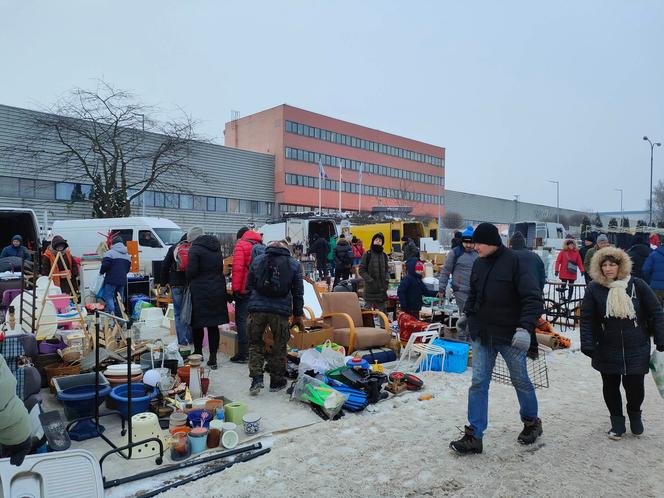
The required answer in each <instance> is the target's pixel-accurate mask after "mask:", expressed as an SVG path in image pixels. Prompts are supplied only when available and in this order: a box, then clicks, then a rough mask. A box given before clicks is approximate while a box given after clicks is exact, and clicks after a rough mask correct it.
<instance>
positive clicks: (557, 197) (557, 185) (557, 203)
mask: <svg viewBox="0 0 664 498" xmlns="http://www.w3.org/2000/svg"><path fill="white" fill-rule="evenodd" d="M549 183H555V184H556V210H557V213H556V223H560V182H559V181H556V180H549Z"/></svg>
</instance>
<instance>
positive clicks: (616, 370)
mask: <svg viewBox="0 0 664 498" xmlns="http://www.w3.org/2000/svg"><path fill="white" fill-rule="evenodd" d="M631 270H632V261H631V260H630V258H629V256H628V255H627V253H626V252H625V251H623V250H622V249H618V248H616V247H606V248H604V249H601V250H599V251H597V252H596V253H595V255H594V256H593V258H592V261H591V264H590V272H589V273H590V276H591V277H592V279H593V281H592V282H591V283H590V284H588V287H587V288H586V294H585V297H584V298H583V304H582V306H581V351H582V352H583V354H585V355H587V356H589V357H590V358H592V366H593V368H594V369H595V370H597V371H599V372H600V373H601V374H602V384H603V386H602V393H603V395H604V401H605V402H606V406H607V408H608V409H609V415H610V419H611V429H610V430H609V432H608V434H609V437H610V438H611V439H620V438H621V437H622V436H623V434H624V433H625V432H626V428H625V417H624V415H623V403H622V397H621V395H620V384H621V383H622V385H623V388H624V389H625V395H626V398H627V415H628V416H629V422H630V429H631V431H632V433H633V434H634V435H640V434H642V433H643V422H642V421H641V404H642V403H643V398H644V385H643V381H644V377H645V375H646V374H647V373H648V361H649V358H650V350H651V347H652V346H651V339H650V335H651V334H652V335H654V341H655V344H656V345H657V349H658V350H660V351H664V310H662V306H661V305H660V303H659V301H658V300H657V296H655V293H654V292H653V291H652V290H651V289H650V287H648V284H646V283H645V282H644V281H643V280H641V279H640V278H634V277H631V276H630V273H631Z"/></svg>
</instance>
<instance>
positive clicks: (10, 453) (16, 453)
mask: <svg viewBox="0 0 664 498" xmlns="http://www.w3.org/2000/svg"><path fill="white" fill-rule="evenodd" d="M30 451H32V436H30V437H28V439H26V440H25V441H23V442H22V443H20V444H15V445H14V446H5V449H4V453H5V456H6V457H9V463H11V464H12V465H16V466H17V467H18V466H19V465H21V464H22V463H23V459H24V458H25V457H26V456H27V455H29V454H30Z"/></svg>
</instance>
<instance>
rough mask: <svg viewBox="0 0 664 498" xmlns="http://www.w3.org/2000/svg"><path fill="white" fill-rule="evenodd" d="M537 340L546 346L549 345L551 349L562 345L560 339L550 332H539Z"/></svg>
mask: <svg viewBox="0 0 664 498" xmlns="http://www.w3.org/2000/svg"><path fill="white" fill-rule="evenodd" d="M537 342H539V343H540V344H542V345H544V346H548V347H550V348H551V349H558V348H559V347H560V343H559V342H558V339H556V338H555V337H554V336H552V335H548V334H537Z"/></svg>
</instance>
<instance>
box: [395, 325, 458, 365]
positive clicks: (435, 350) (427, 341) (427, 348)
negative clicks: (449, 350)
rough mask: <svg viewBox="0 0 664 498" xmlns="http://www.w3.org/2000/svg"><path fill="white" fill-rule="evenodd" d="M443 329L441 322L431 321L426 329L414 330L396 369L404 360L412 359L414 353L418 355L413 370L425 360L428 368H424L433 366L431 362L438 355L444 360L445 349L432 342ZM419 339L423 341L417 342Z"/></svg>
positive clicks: (402, 351)
mask: <svg viewBox="0 0 664 498" xmlns="http://www.w3.org/2000/svg"><path fill="white" fill-rule="evenodd" d="M442 330H443V325H442V324H441V323H431V324H429V326H428V327H427V328H426V329H425V330H423V331H421V332H413V333H412V334H411V335H410V337H409V338H408V342H407V343H406V346H405V347H404V348H403V349H402V350H401V356H400V357H399V361H398V362H397V364H396V367H395V368H394V370H395V371H398V370H399V367H400V366H401V363H402V362H403V361H404V360H405V361H411V355H412V353H417V355H418V356H417V359H416V360H415V363H414V364H413V367H412V370H413V371H417V369H418V368H419V367H420V366H421V365H422V363H423V362H426V363H425V367H426V368H423V370H429V369H430V368H431V362H432V361H433V358H434V357H436V356H441V359H442V361H443V362H444V361H445V349H443V348H442V347H440V346H437V345H435V344H432V343H433V341H434V339H437V338H438V337H440V334H441V332H442ZM417 339H422V342H415V341H416V340H417Z"/></svg>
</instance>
